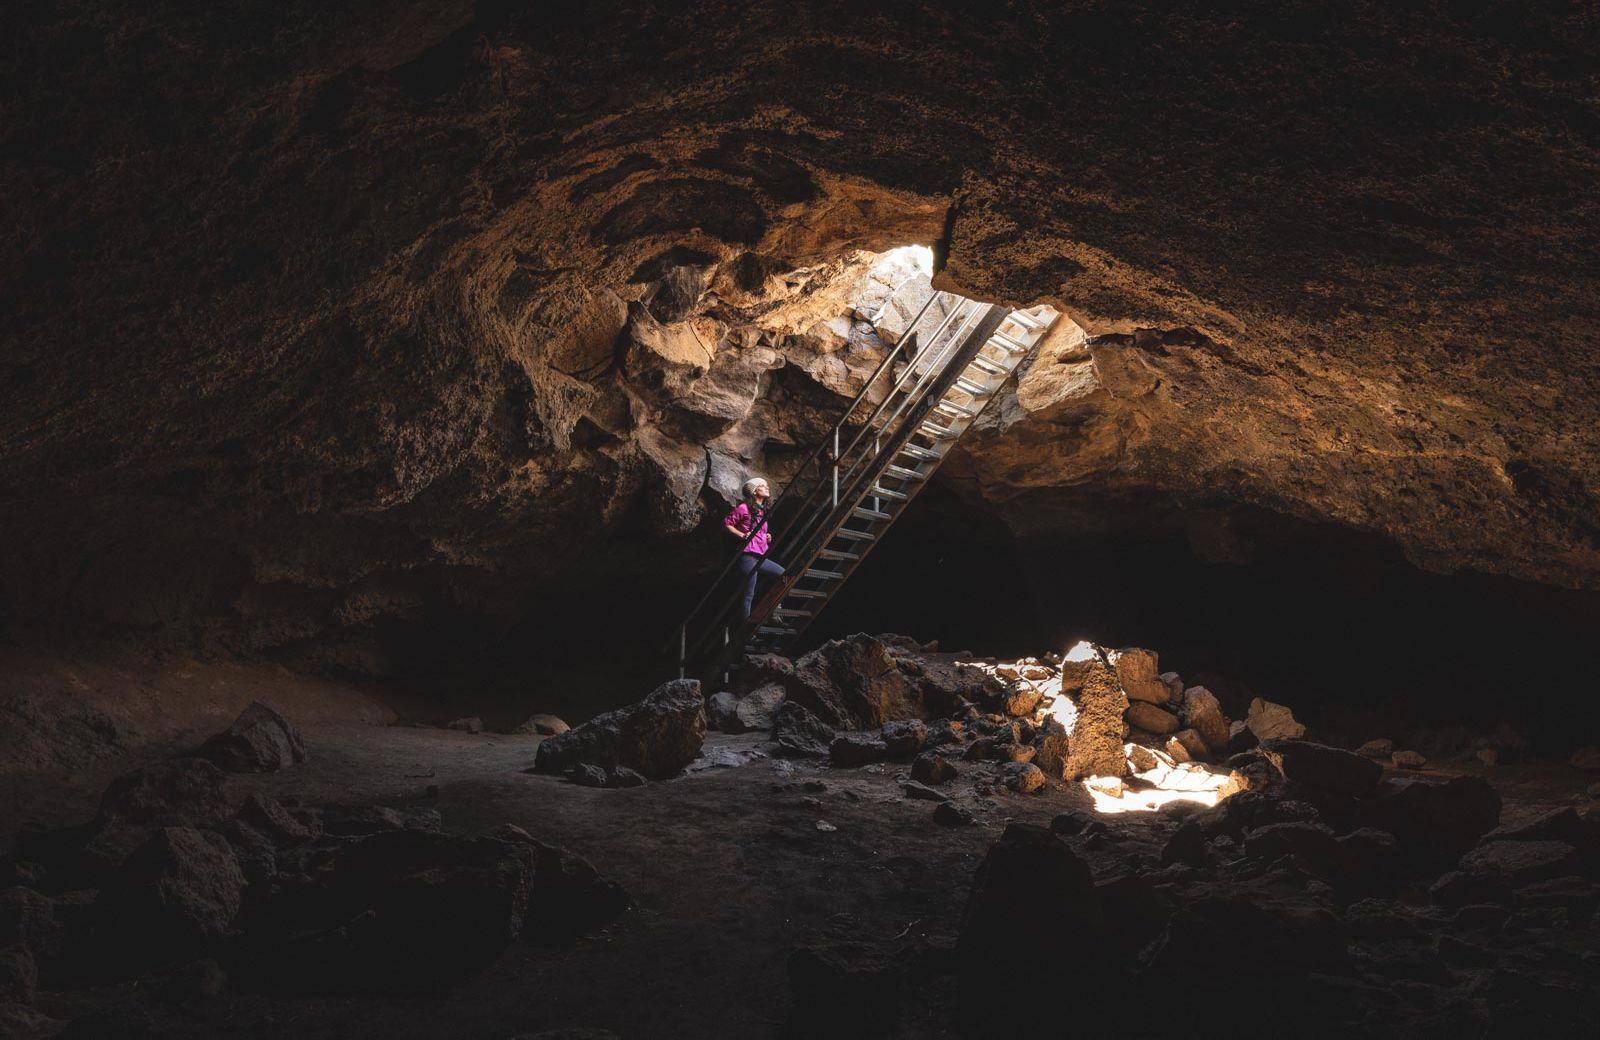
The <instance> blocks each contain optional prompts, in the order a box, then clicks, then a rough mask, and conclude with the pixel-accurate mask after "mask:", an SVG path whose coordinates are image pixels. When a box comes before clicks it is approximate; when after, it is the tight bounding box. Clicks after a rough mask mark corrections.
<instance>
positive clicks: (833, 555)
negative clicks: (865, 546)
mask: <svg viewBox="0 0 1600 1040" xmlns="http://www.w3.org/2000/svg"><path fill="white" fill-rule="evenodd" d="M817 555H818V556H820V557H822V558H823V559H824V560H842V561H844V562H847V563H848V562H851V561H854V560H859V559H861V556H860V555H859V554H857V553H852V552H845V551H843V550H841V549H823V550H822V551H821V552H819V553H817Z"/></svg>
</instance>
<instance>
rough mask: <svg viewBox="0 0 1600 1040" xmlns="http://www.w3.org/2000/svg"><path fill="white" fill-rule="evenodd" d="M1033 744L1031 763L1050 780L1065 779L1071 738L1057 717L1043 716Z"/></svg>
mask: <svg viewBox="0 0 1600 1040" xmlns="http://www.w3.org/2000/svg"><path fill="white" fill-rule="evenodd" d="M1033 746H1034V754H1033V764H1034V765H1036V766H1038V767H1039V768H1040V770H1042V771H1043V772H1044V774H1045V776H1047V777H1049V778H1050V779H1052V780H1064V779H1066V776H1067V758H1068V752H1069V750H1070V748H1071V739H1070V738H1069V737H1068V736H1067V728H1066V727H1065V726H1063V725H1062V724H1061V722H1060V721H1059V720H1058V719H1056V718H1055V717H1054V716H1048V717H1046V718H1045V720H1044V723H1043V724H1042V725H1041V726H1040V727H1039V733H1038V735H1037V736H1036V737H1034V741H1033Z"/></svg>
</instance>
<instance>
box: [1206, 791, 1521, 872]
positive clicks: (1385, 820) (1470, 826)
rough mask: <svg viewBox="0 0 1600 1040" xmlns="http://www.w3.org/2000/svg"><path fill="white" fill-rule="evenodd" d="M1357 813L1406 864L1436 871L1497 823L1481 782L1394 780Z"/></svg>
mask: <svg viewBox="0 0 1600 1040" xmlns="http://www.w3.org/2000/svg"><path fill="white" fill-rule="evenodd" d="M1232 800H1233V799H1230V801H1232ZM1360 811H1361V817H1362V821H1363V824H1364V825H1365V826H1370V827H1376V828H1377V829H1378V830H1383V831H1388V832H1389V833H1390V834H1393V835H1394V836H1395V838H1396V840H1397V841H1398V842H1399V843H1400V851H1401V854H1402V855H1403V856H1405V857H1406V859H1408V860H1409V861H1411V862H1413V863H1416V864H1418V865H1419V866H1424V867H1426V866H1438V867H1441V868H1442V867H1445V866H1448V865H1450V864H1452V863H1454V862H1455V861H1456V860H1458V859H1460V858H1461V856H1462V854H1463V853H1465V852H1466V851H1467V850H1468V849H1470V848H1472V846H1473V845H1475V844H1477V842H1478V839H1479V838H1481V837H1482V836H1483V835H1484V834H1487V833H1488V832H1489V831H1490V830H1492V829H1494V826H1495V825H1496V824H1497V823H1499V821H1500V794H1499V792H1497V791H1496V790H1495V789H1494V788H1493V787H1491V786H1490V785H1489V784H1488V782H1487V781H1485V780H1484V779H1482V778H1481V777H1466V776H1462V777H1454V778H1452V779H1450V780H1446V781H1444V782H1443V783H1440V782H1436V781H1432V780H1422V779H1410V778H1400V777H1396V778H1393V779H1389V780H1385V781H1384V782H1383V784H1382V785H1381V786H1380V787H1379V788H1378V790H1377V791H1376V792H1375V793H1374V796H1373V797H1370V798H1368V799H1366V800H1364V801H1363V802H1362V805H1361V810H1360Z"/></svg>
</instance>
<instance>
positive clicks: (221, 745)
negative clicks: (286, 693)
mask: <svg viewBox="0 0 1600 1040" xmlns="http://www.w3.org/2000/svg"><path fill="white" fill-rule="evenodd" d="M451 725H452V726H455V723H451ZM478 729H479V730H482V729H483V723H482V722H481V721H480V722H479V723H478ZM196 754H198V755H200V756H201V757H203V758H208V759H210V760H211V761H213V762H215V763H216V764H217V765H219V766H221V767H222V768H223V769H226V770H227V771H228V772H230V773H274V772H277V771H278V770H280V769H285V768H287V767H289V766H292V765H294V764H295V763H296V762H304V761H305V759H306V745H305V741H303V740H301V739H300V733H299V731H298V730H296V729H295V728H294V724H293V723H291V722H290V721H289V720H288V719H286V718H284V717H283V714H282V713H281V712H279V711H278V710H277V709H275V708H272V707H270V706H268V705H266V704H262V703H261V702H260V701H256V702H255V703H254V704H251V705H250V706H249V707H248V708H246V709H245V710H244V711H242V712H240V713H239V717H238V718H237V719H235V720H234V721H233V725H231V726H229V727H228V728H227V729H226V730H224V731H222V732H221V733H218V734H217V735H216V736H214V737H212V738H211V739H210V740H208V741H206V742H205V744H204V745H203V746H201V748H200V750H199V751H198V752H196Z"/></svg>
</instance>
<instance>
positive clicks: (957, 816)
mask: <svg viewBox="0 0 1600 1040" xmlns="http://www.w3.org/2000/svg"><path fill="white" fill-rule="evenodd" d="M933 820H934V822H935V823H938V824H942V825H944V826H946V827H970V826H972V825H973V824H975V823H977V822H978V821H977V819H976V818H975V817H974V816H973V815H972V814H971V813H970V812H968V811H967V810H965V809H963V808H961V807H960V806H958V805H956V804H955V803H954V802H940V803H939V804H938V805H935V806H934V807H933Z"/></svg>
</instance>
